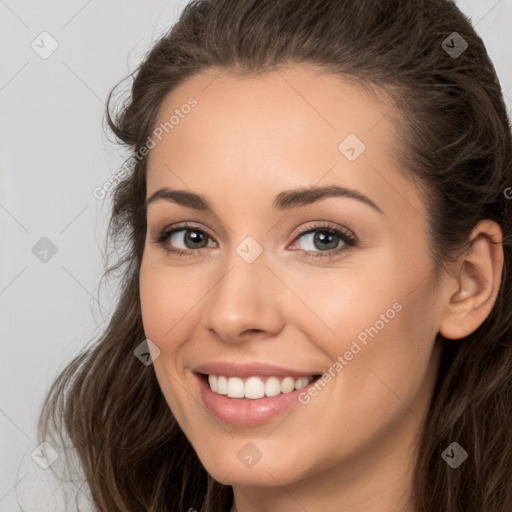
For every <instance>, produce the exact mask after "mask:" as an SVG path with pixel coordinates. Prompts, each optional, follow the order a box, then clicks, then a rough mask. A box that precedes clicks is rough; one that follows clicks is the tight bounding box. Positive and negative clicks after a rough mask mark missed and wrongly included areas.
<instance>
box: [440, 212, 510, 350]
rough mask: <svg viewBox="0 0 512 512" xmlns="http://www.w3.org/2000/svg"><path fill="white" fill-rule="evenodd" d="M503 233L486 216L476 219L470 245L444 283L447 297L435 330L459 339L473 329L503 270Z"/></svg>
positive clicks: (488, 307)
mask: <svg viewBox="0 0 512 512" xmlns="http://www.w3.org/2000/svg"><path fill="white" fill-rule="evenodd" d="M502 240H503V234H502V231H501V228H500V226H499V224H497V223H496V222H494V221H491V220H489V219H486V220H483V221H481V222H479V223H478V224H477V225H476V226H475V228H474V229H473V231H472V232H471V235H470V242H471V245H470V247H469V248H468V249H466V251H465V252H464V253H463V254H462V255H461V256H460V257H459V259H458V261H457V263H456V264H454V269H455V270H454V273H453V277H452V278H450V279H449V282H448V283H447V285H446V296H447V300H446V302H445V304H444V313H443V316H442V318H441V323H440V325H439V332H440V333H441V335H442V336H444V337H445V338H447V339H453V340H456V339H460V338H463V337H465V336H467V335H468V334H471V333H472V332H473V331H475V330H476V329H477V328H478V327H479V326H480V325H481V324H482V322H483V321H484V320H485V319H486V318H487V316H488V315H489V313H490V312H491V310H492V308H493V306H494V303H495V301H496V297H497V295H498V291H499V288H500V283H501V273H502V270H503V246H502Z"/></svg>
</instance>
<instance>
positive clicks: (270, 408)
mask: <svg viewBox="0 0 512 512" xmlns="http://www.w3.org/2000/svg"><path fill="white" fill-rule="evenodd" d="M251 375H254V373H251ZM273 375H275V374H273ZM310 375H311V374H310ZM194 376H195V378H196V380H197V382H198V385H199V390H200V393H201V398H202V400H203V403H204V404H205V406H206V407H207V408H208V410H209V411H210V412H211V413H212V414H213V416H215V417H216V418H217V419H218V420H220V421H222V422H224V423H229V424H231V425H238V426H241V427H248V426H252V425H259V424H262V423H266V422H268V421H270V420H273V419H275V418H277V417H278V416H280V415H281V414H283V413H284V412H285V411H287V410H288V409H290V408H292V407H293V406H294V405H297V404H298V403H299V400H298V398H299V394H300V393H303V392H305V391H307V389H308V388H309V387H310V386H313V385H314V384H315V381H313V382H311V383H310V384H308V385H307V386H305V387H303V388H302V389H296V390H295V391H292V392H291V393H281V394H280V395H276V396H272V397H267V396H265V397H263V398H259V399H257V400H253V399H251V398H229V397H228V396H226V395H219V394H218V393H215V392H214V391H212V390H211V389H210V386H209V385H208V384H207V382H206V379H205V378H204V376H202V375H200V374H199V373H194ZM299 376H300V375H299Z"/></svg>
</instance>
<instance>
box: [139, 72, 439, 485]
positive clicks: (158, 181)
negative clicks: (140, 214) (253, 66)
mask: <svg viewBox="0 0 512 512" xmlns="http://www.w3.org/2000/svg"><path fill="white" fill-rule="evenodd" d="M390 109H391V110H390ZM394 113H395V112H394V109H393V105H392V104H390V103H389V102H387V101H385V100H384V99H382V101H380V100H377V99H371V98H370V97H369V96H366V95H365V94H364V93H363V91H362V90H361V89H360V88H358V87H357V86H355V85H350V84H349V83H348V82H345V81H344V80H342V79H340V78H337V77H334V76H330V75H326V74H319V73H317V72H315V71H314V70H312V69H311V68H307V67H302V66H295V67H293V68H289V69H287V70H280V71H279V72H271V73H269V74H266V75H262V76H258V77H256V78H248V77H239V76H235V75H233V74H230V73H228V72H227V71H226V70H224V71H223V72H222V73H221V74H220V75H219V71H218V70H217V71H215V72H213V71H210V72H207V73H202V74H200V75H197V76H195V77H193V78H191V79H189V80H187V81H186V82H184V83H182V84H181V85H180V86H179V87H177V88H176V89H175V90H174V91H172V93H171V94H170V95H168V96H167V98H166V100H165V102H164V104H163V105H162V107H161V110H160V112H159V116H158V120H157V123H156V124H155V131H154V133H153V134H152V135H151V139H152V140H151V141H148V146H149V147H150V154H149V157H148V158H149V160H148V174H147V198H153V200H152V201H151V202H150V203H149V204H148V207H147V225H148V229H147V238H146V245H145V249H144V256H143V260H142V266H141V272H140V296H141V306H142V316H143V323H144V330H145V334H146V336H147V338H148V339H149V340H151V342H152V343H153V344H154V345H156V346H157V347H158V349H159V351H160V352H159V355H158V357H156V358H155V360H154V369H155V372H156V376H157V378H158V381H159V384H160V386H161V389H162V392H163V394H164V396H165V399H166V401H167V402H168V404H169V406H170V408H171V410H172V412H173V414H174V415H175V417H176V419H177V421H178V423H179V425H180V426H181V428H182V429H183V431H184V432H185V434H186V436H187V437H188V439H189V440H190V442H191V443H192V445H193V447H194V449H195V450H196V452H197V454H198V456H199V458H200V460H201V461H202V463H203V464H204V466H205V468H206V469H207V471H208V472H209V473H210V474H211V475H212V476H213V477H214V478H215V479H217V480H219V481H221V482H223V483H227V484H231V485H244V486H267V487H268V486H273V487H275V486H278V485H279V486H281V485H283V486H284V485H290V486H291V485H293V484H294V483H295V484H297V483H298V482H301V481H302V482H305V481H306V480H307V479H311V481H312V480H313V479H314V478H317V477H318V478H319V477H320V475H322V474H323V475H324V476H323V477H322V478H324V477H325V475H327V474H329V475H337V476H340V475H344V477H345V480H344V481H347V482H348V481H349V480H350V479H355V478H356V477H357V476H358V475H359V474H360V472H363V471H366V472H368V471H370V469H371V471H376V468H377V467H379V468H381V469H382V468H383V467H384V466H385V465H388V466H389V468H391V467H393V468H395V469H393V471H397V469H396V468H399V469H398V470H399V471H403V472H404V473H406V472H407V471H409V469H410V468H409V466H408V464H409V461H410V458H411V455H412V450H413V447H414V446H415V441H414V436H415V434H416V433H417V431H418V429H419V427H420V426H421V424H422V420H423V417H424V415H425V413H426V411H427V409H428V406H429V401H430V398H431V394H432V390H433V385H434V381H435V376H436V372H437V367H438V355H439V351H438V346H437V345H435V337H436V334H437V332H438V331H439V311H440V309H439V301H440V292H439V290H438V289H437V288H436V286H435V283H434V274H433V262H432V260H431V257H430V254H429V251H428V247H427V214H426V210H425V206H424V205H423V203H422V198H421V196H420V195H419V193H418V191H417V190H416V189H415V188H414V186H413V185H412V184H411V183H410V182H407V181H404V180H403V178H401V177H400V176H399V172H398V165H399V163H398V162H397V159H396V155H395V153H394V151H393V147H399V146H400V144H401V141H400V140H398V139H397V136H396V135H395V133H394V129H393V124H392V121H391V115H392V114H394ZM172 116H174V117H172ZM165 123H167V124H166V125H165V127H164V124H165ZM326 188H329V189H330V190H331V191H334V190H337V191H338V192H336V193H334V192H332V193H330V194H328V193H326V192H325V189H326ZM163 189H165V190H167V192H169V193H168V194H167V195H166V194H165V193H160V194H159V195H156V196H155V195H154V194H156V193H157V192H158V191H161V190H163ZM307 189H311V190H315V189H320V191H319V192H318V193H316V194H315V193H312V192H310V193H309V194H306V195H304V191H305V190H307ZM343 189H347V190H349V191H351V194H352V195H349V194H348V193H342V192H343ZM176 191H181V192H182V193H181V194H179V195H178V194H175V195H174V196H172V195H171V194H170V192H174V193H175V192H176ZM196 195H197V196H201V198H202V200H203V201H204V203H203V202H200V200H199V199H198V198H196ZM173 197H174V199H173ZM206 202H207V204H208V205H209V207H210V208H211V210H210V209H207V208H205V203H206ZM184 223H188V224H189V225H188V226H187V227H184V226H183V224H184ZM171 230H172V231H174V233H171V234H169V232H170V231H171ZM163 231H165V232H166V233H167V234H168V236H167V237H166V238H165V239H164V240H162V241H161V242H160V243H157V242H155V240H156V239H157V238H158V237H159V235H160V234H161V232H163ZM353 241H354V242H355V244H354V245H353ZM166 249H169V250H171V249H172V250H173V251H180V250H181V251H184V254H179V253H177V252H167V251H166ZM200 374H211V375H213V376H214V377H212V378H211V380H212V382H213V384H212V386H213V387H214V388H216V389H217V391H214V390H212V389H210V387H209V385H208V384H207V380H206V379H207V378H206V377H204V376H202V375H200ZM319 375H321V376H322V377H321V378H320V379H319V380H317V381H312V382H310V381H311V378H313V377H314V376H317V377H318V376H319ZM219 377H222V378H219ZM295 387H296V388H298V389H296V390H294V391H291V390H292V389H294V388H295ZM226 393H228V394H226ZM262 394H265V395H264V396H263V397H261V396H262ZM228 395H229V396H228ZM246 395H247V396H249V397H250V398H249V397H246ZM267 395H268V396H267ZM258 397H260V398H258ZM383 465H384V466H383ZM326 471H329V473H326ZM389 471H391V469H389ZM348 477H349V478H348ZM324 481H325V480H324Z"/></svg>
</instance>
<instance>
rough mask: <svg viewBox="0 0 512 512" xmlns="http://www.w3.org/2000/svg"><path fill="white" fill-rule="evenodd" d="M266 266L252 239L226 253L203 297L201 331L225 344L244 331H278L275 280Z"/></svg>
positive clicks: (260, 250) (259, 250) (265, 261)
mask: <svg viewBox="0 0 512 512" xmlns="http://www.w3.org/2000/svg"><path fill="white" fill-rule="evenodd" d="M268 263H269V262H268V258H267V257H266V255H265V252H264V250H263V247H262V245H261V244H259V243H258V242H257V241H256V240H255V239H254V238H252V237H246V238H244V239H243V240H242V242H240V243H239V244H238V245H237V246H235V247H234V248H233V249H232V250H231V251H230V254H229V255H228V256H227V257H226V259H225V260H224V264H223V266H222V270H221V271H220V272H219V278H218V280H217V281H216V283H215V284H214V286H213V289H212V290H211V293H209V294H208V296H207V297H208V298H207V307H206V308H205V311H204V317H203V323H204V326H205V328H207V329H210V330H214V331H215V332H216V333H217V334H218V335H219V336H220V337H221V338H222V339H224V340H225V341H237V340H238V339H239V336H240V335H241V334H242V333H243V332H244V331H246V330H253V329H255V330H262V331H272V332H275V331H276V330H279V323H280V322H279V315H280V311H279V305H278V301H277V297H278V290H277V289H275V286H277V285H278V280H277V279H276V278H275V276H274V275H273V273H272V272H271V271H270V269H269V268H267V265H268Z"/></svg>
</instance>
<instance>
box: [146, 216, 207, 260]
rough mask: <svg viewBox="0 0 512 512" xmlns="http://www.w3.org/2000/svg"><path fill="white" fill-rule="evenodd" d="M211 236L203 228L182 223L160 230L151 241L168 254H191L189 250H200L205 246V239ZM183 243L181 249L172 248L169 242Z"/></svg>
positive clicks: (173, 243) (195, 251) (186, 255)
mask: <svg viewBox="0 0 512 512" xmlns="http://www.w3.org/2000/svg"><path fill="white" fill-rule="evenodd" d="M208 238H211V237H210V235H209V234H208V233H206V232H205V231H204V230H202V229H199V228H198V227H197V226H195V225H194V224H189V223H184V224H182V225H181V226H178V227H177V228H174V229H171V230H169V229H167V230H163V231H161V232H160V233H159V234H158V235H157V237H156V239H155V240H153V242H155V243H157V244H160V245H161V246H162V248H163V249H164V251H165V252H167V253H168V254H178V255H180V256H185V257H188V256H193V254H191V252H194V253H197V252H201V249H203V248H205V247H206V246H207V245H205V241H206V240H208ZM180 243H181V244H182V245H183V244H184V245H185V247H184V248H183V249H180V248H178V249H173V248H171V247H169V246H168V245H169V244H172V245H175V244H180Z"/></svg>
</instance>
